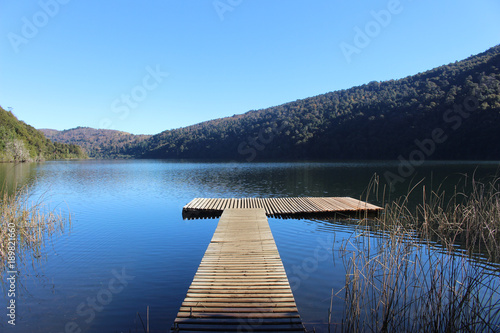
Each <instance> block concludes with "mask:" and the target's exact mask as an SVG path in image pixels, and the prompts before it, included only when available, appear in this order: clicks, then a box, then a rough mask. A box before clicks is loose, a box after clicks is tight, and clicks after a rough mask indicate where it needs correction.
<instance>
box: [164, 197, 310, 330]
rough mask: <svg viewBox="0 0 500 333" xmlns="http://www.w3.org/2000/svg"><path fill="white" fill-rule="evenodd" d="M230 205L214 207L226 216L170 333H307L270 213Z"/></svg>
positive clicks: (222, 218) (259, 209)
mask: <svg viewBox="0 0 500 333" xmlns="http://www.w3.org/2000/svg"><path fill="white" fill-rule="evenodd" d="M205 200H211V199H198V201H201V202H205ZM212 200H213V199H212ZM226 200H231V199H226ZM232 200H235V199H232ZM240 203H241V205H240ZM229 204H231V205H232V206H235V207H234V208H230V207H226V206H225V204H224V203H222V202H221V201H216V202H213V205H215V207H217V209H223V213H222V216H221V218H220V220H219V223H218V225H217V229H216V230H215V233H214V235H213V238H212V241H211V242H210V245H209V246H208V248H207V251H206V252H205V255H204V257H203V259H202V261H201V264H200V266H199V267H198V271H197V272H196V275H195V277H194V279H193V282H192V283H191V286H190V287H189V290H188V292H187V295H186V298H185V299H184V302H183V303H182V306H181V308H180V310H179V313H178V314H177V318H176V319H175V322H174V325H173V327H172V331H173V332H209V331H210V332H279V331H300V332H304V327H303V325H302V321H301V319H300V316H299V312H298V310H297V306H296V304H295V299H294V297H293V294H292V290H291V288H290V284H289V282H288V278H287V276H286V273H285V269H284V267H283V263H282V262H281V258H280V255H279V253H278V249H277V247H276V243H275V242H274V238H273V235H272V233H271V229H270V228H269V223H268V221H267V217H266V213H267V210H266V209H265V208H256V207H252V208H250V207H249V206H251V205H252V204H251V202H250V203H248V201H245V200H244V199H240V201H237V202H235V201H229V203H228V205H229ZM263 205H264V206H265V207H268V206H266V205H265V204H264V203H263ZM268 208H269V207H268Z"/></svg>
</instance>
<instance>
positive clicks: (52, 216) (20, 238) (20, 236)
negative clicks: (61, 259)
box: [0, 187, 71, 272]
mask: <svg viewBox="0 0 500 333" xmlns="http://www.w3.org/2000/svg"><path fill="white" fill-rule="evenodd" d="M0 214H1V223H0V272H3V271H4V270H6V268H7V267H6V265H7V264H8V263H10V262H13V261H14V262H15V266H19V265H20V264H28V263H29V262H33V260H35V261H36V260H37V259H39V258H41V257H42V256H43V254H44V248H45V246H46V242H47V240H48V239H50V237H51V236H52V235H54V234H56V233H60V232H63V231H64V229H65V227H66V225H67V224H68V223H70V222H71V216H70V215H68V217H63V215H62V214H61V213H57V212H55V211H53V210H50V209H49V207H48V205H47V204H46V203H44V197H43V196H41V197H40V198H38V200H37V201H32V200H31V196H30V193H29V189H28V187H22V188H20V189H18V190H17V191H15V192H14V193H8V191H3V195H2V196H1V197H0ZM11 259H14V260H11Z"/></svg>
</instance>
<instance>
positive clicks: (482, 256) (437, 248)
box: [337, 178, 500, 332]
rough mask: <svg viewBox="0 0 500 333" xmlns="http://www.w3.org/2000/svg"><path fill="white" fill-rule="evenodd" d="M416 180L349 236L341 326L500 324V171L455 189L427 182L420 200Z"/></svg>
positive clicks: (455, 328)
mask: <svg viewBox="0 0 500 333" xmlns="http://www.w3.org/2000/svg"><path fill="white" fill-rule="evenodd" d="M377 181H378V179H377V178H376V179H375V183H377ZM372 185H373V184H372ZM374 187H377V185H376V184H375V186H374ZM374 187H372V188H371V190H373V189H374ZM418 187H419V185H418V184H417V185H416V186H415V187H414V188H413V189H412V190H411V191H410V193H409V194H408V196H405V197H403V198H401V199H399V200H396V201H394V202H392V203H389V204H386V205H385V212H384V214H383V215H381V216H380V217H379V218H378V219H376V220H375V221H368V220H367V219H365V220H363V221H362V225H360V228H359V231H358V232H357V233H356V234H355V235H353V236H352V237H351V238H349V239H346V240H344V242H343V244H342V246H341V248H340V251H339V253H340V256H341V258H342V262H343V265H344V267H345V269H346V280H345V286H344V288H343V289H342V290H341V291H339V292H338V293H337V296H339V297H340V298H341V299H342V300H343V301H344V302H345V307H344V314H343V319H342V322H341V323H338V326H337V328H340V330H341V331H344V332H360V331H363V332H365V331H367V332H422V331H426V332H498V331H499V330H500V266H499V265H498V260H499V258H500V247H499V226H500V192H499V190H498V189H499V179H498V178H496V179H494V180H493V181H491V182H489V183H487V184H483V183H479V182H476V181H475V180H472V181H471V183H469V184H467V186H466V188H468V191H467V192H460V191H456V192H455V193H454V194H452V195H451V197H450V196H448V197H447V196H446V194H445V193H444V192H442V191H439V190H438V191H436V192H432V191H430V192H429V191H427V190H426V189H425V187H423V186H422V188H420V189H421V190H422V191H421V193H422V194H423V196H422V201H421V203H419V204H417V206H416V207H410V206H411V205H409V199H408V198H409V196H410V195H411V194H412V193H413V192H420V191H416V189H417V188H418ZM372 223H375V224H376V225H375V227H374V228H367V226H368V225H369V224H372Z"/></svg>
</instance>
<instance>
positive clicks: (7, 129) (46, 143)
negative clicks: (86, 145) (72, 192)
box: [0, 107, 87, 162]
mask: <svg viewBox="0 0 500 333" xmlns="http://www.w3.org/2000/svg"><path fill="white" fill-rule="evenodd" d="M86 157H87V156H86V154H85V153H84V152H83V151H82V149H81V148H80V147H78V146H76V145H67V144H62V143H57V142H52V141H50V140H49V139H47V138H46V137H45V136H44V135H43V133H41V132H40V131H38V130H36V129H35V128H34V127H32V126H30V125H27V124H25V123H24V122H22V121H19V120H18V119H17V118H16V117H15V116H14V115H13V114H12V113H11V112H9V111H6V110H4V109H3V108H1V107H0V162H28V161H42V160H52V159H65V158H86Z"/></svg>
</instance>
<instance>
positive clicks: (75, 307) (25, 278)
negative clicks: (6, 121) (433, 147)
mask: <svg viewBox="0 0 500 333" xmlns="http://www.w3.org/2000/svg"><path fill="white" fill-rule="evenodd" d="M498 166H499V163H493V162H488V163H480V162H467V163H460V162H456V163H439V162H433V163H429V164H426V165H424V166H421V167H419V168H418V169H417V170H416V171H415V173H413V174H412V175H411V176H410V177H407V179H406V180H405V181H404V182H401V183H398V184H397V186H396V188H395V191H394V192H393V193H392V194H391V196H392V197H396V196H398V194H401V193H404V192H405V191H406V190H407V188H408V187H409V186H410V184H414V183H415V182H416V180H420V179H422V178H423V177H425V179H426V180H425V182H426V183H428V184H439V183H441V182H443V181H444V182H445V184H446V183H447V182H449V184H454V182H455V181H456V179H458V177H459V174H463V173H468V174H472V173H474V172H475V173H476V176H477V177H484V176H489V175H494V174H496V173H497V171H498ZM397 167H398V164H397V163H396V162H366V163H358V162H356V163H348V162H346V163H255V164H232V163H188V162H166V161H78V162H75V161H69V162H65V161H60V162H46V163H42V164H26V165H18V166H14V165H12V164H1V165H0V181H1V182H2V183H5V184H6V185H7V188H12V187H14V186H15V184H17V185H22V184H28V185H29V186H30V188H31V194H32V198H34V199H36V198H39V197H40V196H42V195H43V196H44V198H45V201H46V202H47V203H48V204H49V206H50V208H51V209H55V210H61V211H62V212H63V213H67V212H70V213H71V216H72V221H71V225H70V226H67V227H66V229H65V230H64V233H62V234H59V235H56V236H54V237H52V238H51V240H50V241H49V242H48V243H47V244H46V246H45V250H44V253H45V255H44V256H43V257H42V258H40V260H39V261H35V262H34V264H33V265H31V260H30V258H29V259H28V260H27V265H26V266H25V267H22V268H20V278H19V279H20V280H19V281H18V284H20V285H19V286H18V291H19V293H18V295H17V308H16V310H17V318H16V326H15V327H11V325H8V324H7V319H6V315H5V314H4V313H3V312H5V313H6V310H3V311H0V315H1V316H0V318H2V319H0V330H1V331H2V332H57V333H59V332H66V331H68V332H71V331H72V330H74V331H75V332H78V329H81V331H82V332H129V330H131V331H132V332H135V330H136V329H138V331H139V332H142V324H141V321H140V319H139V316H138V315H137V313H139V314H140V316H141V318H142V319H143V320H145V318H146V308H147V306H149V308H150V327H151V332H168V331H169V329H170V326H171V324H172V321H173V319H174V318H175V316H176V314H177V311H178V309H179V307H180V304H181V302H182V300H183V299H184V297H185V293H186V291H187V289H188V287H189V285H190V283H191V281H192V278H193V276H194V274H195V272H196V269H197V267H198V264H199V262H200V260H201V258H202V257H203V254H204V252H205V250H206V247H207V246H208V244H209V242H210V239H211V238H212V234H213V232H214V230H215V227H216V225H217V222H218V220H216V219H212V220H189V221H188V220H183V219H182V215H181V212H182V207H183V206H184V205H185V204H186V203H188V202H189V201H190V200H192V199H193V198H195V197H250V196H258V197H279V196H351V197H354V198H359V197H360V196H361V195H362V193H363V191H364V190H365V189H366V186H367V184H368V182H369V180H370V178H371V177H372V175H373V174H374V173H375V172H378V173H379V174H382V175H383V174H384V173H385V172H387V171H391V172H397ZM372 202H373V203H377V201H376V200H373V201H372ZM269 222H270V226H271V230H272V232H273V235H274V237H275V240H276V243H277V246H278V249H279V251H280V254H281V257H282V260H283V263H284V265H285V269H286V271H287V274H288V276H289V279H290V282H291V285H292V288H293V290H294V295H295V298H296V302H297V306H298V308H299V311H300V313H301V316H302V319H303V321H304V322H305V323H306V325H307V327H308V328H312V327H313V326H316V327H317V329H318V331H320V330H321V329H324V325H321V323H325V322H327V316H328V308H329V306H330V296H331V291H332V288H333V289H334V291H335V292H337V291H339V290H340V289H341V288H342V287H343V285H344V278H345V271H344V270H343V266H342V263H341V261H340V260H339V258H338V257H335V256H334V255H333V254H332V247H333V246H334V244H339V243H340V242H341V241H342V240H343V239H345V238H346V237H349V236H350V235H352V234H353V232H354V227H353V226H352V225H350V224H348V223H343V222H332V221H315V220H278V219H269ZM3 279H5V276H4V277H3ZM3 288H4V287H3ZM7 301H8V298H7V292H6V290H5V288H4V289H3V290H2V295H1V296H0V302H1V303H0V304H1V305H2V306H1V308H3V309H5V306H6V304H7ZM93 304H94V305H93ZM341 312H342V304H341V303H339V301H338V300H335V301H334V307H333V314H332V316H333V318H338V317H339V316H340V314H341Z"/></svg>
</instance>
